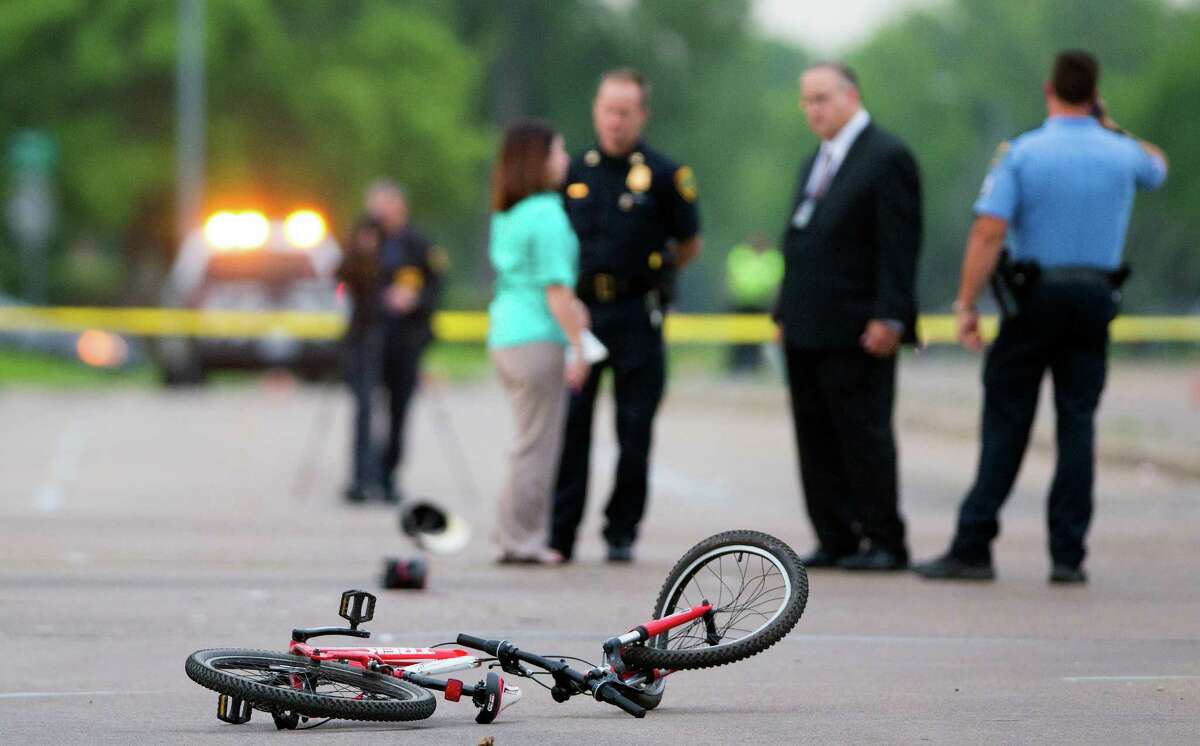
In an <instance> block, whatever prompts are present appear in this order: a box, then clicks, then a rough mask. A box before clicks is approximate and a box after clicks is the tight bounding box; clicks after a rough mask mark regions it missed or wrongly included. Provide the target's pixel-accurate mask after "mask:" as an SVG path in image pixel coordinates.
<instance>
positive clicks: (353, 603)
mask: <svg viewBox="0 0 1200 746" xmlns="http://www.w3.org/2000/svg"><path fill="white" fill-rule="evenodd" d="M338 616H340V617H341V618H342V619H345V620H346V621H347V622H350V628H351V629H358V625H360V624H362V623H363V622H369V621H371V619H373V618H374V616H375V596H374V594H371V593H367V592H366V591H360V590H350V591H345V592H343V593H342V603H341V605H340V606H339V607H338Z"/></svg>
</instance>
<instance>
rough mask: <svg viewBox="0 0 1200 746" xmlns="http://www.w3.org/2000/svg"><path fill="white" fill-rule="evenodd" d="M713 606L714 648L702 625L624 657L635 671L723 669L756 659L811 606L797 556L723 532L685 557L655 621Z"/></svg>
mask: <svg viewBox="0 0 1200 746" xmlns="http://www.w3.org/2000/svg"><path fill="white" fill-rule="evenodd" d="M706 600H707V601H708V602H709V603H710V604H712V607H713V612H714V622H715V624H716V631H717V636H718V638H719V639H718V640H717V641H716V642H715V643H714V641H712V640H710V639H709V635H708V630H707V627H706V625H705V621H704V619H702V618H701V619H696V620H694V621H692V622H689V623H688V624H685V625H681V626H679V627H676V628H675V629H672V630H668V631H667V632H664V633H663V634H661V635H658V636H657V637H655V638H653V639H651V640H649V641H647V642H646V644H645V645H635V646H632V647H629V648H627V649H626V650H625V651H624V652H623V653H622V656H623V657H624V659H625V660H626V661H627V662H629V663H630V664H632V665H634V666H637V667H639V668H666V669H674V670H681V669H692V668H711V667H713V666H723V665H725V664H727V663H733V662H735V661H740V660H742V659H744V658H749V657H750V656H752V655H755V654H757V653H761V652H762V651H764V650H766V649H767V648H769V647H771V646H772V645H774V644H775V643H777V642H779V641H780V640H782V639H783V638H784V636H785V635H787V633H788V632H790V631H791V630H792V628H793V627H795V626H796V623H797V622H799V621H800V616H801V615H802V614H803V613H804V607H805V605H806V604H807V603H808V573H807V572H806V571H805V569H804V565H803V564H802V563H801V562H800V558H799V557H797V556H796V552H795V551H793V550H792V548H791V547H789V546H788V545H787V544H785V543H784V542H782V541H780V540H779V539H776V538H775V537H774V536H771V535H769V534H764V533H762V532H759V531H726V532H724V533H721V534H717V535H716V536H710V537H709V538H707V539H705V540H704V541H702V542H700V543H699V544H697V545H696V546H694V547H692V548H691V549H689V550H688V551H687V553H686V554H684V555H683V557H682V558H681V559H680V560H679V561H678V562H676V563H675V566H674V567H673V568H671V572H670V573H669V574H668V575H667V579H666V582H664V583H663V587H662V590H661V591H660V592H659V594H658V601H657V602H656V603H655V605H654V618H655V619H661V618H662V617H665V616H669V615H671V614H674V613H675V612H677V611H683V610H686V609H689V608H691V607H693V606H698V605H699V604H701V603H702V602H704V601H706Z"/></svg>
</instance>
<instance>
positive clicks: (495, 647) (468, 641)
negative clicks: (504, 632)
mask: <svg viewBox="0 0 1200 746" xmlns="http://www.w3.org/2000/svg"><path fill="white" fill-rule="evenodd" d="M456 642H457V643H458V644H459V645H463V646H464V647H468V648H475V649H476V650H482V651H483V652H485V653H487V654H488V655H497V654H499V652H500V640H485V639H483V638H482V637H476V636H475V635H459V636H458V639H457V640H456Z"/></svg>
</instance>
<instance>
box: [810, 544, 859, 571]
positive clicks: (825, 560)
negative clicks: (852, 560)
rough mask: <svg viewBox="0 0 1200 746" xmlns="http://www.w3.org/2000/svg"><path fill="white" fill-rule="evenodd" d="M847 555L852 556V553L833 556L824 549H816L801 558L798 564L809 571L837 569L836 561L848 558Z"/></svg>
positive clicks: (833, 554)
mask: <svg viewBox="0 0 1200 746" xmlns="http://www.w3.org/2000/svg"><path fill="white" fill-rule="evenodd" d="M849 554H852V552H848V553H846V554H835V553H833V552H831V551H829V550H828V549H826V548H825V547H817V548H816V549H814V550H813V551H812V554H809V555H808V556H807V557H801V558H800V563H801V564H802V565H804V566H805V567H806V568H808V569H809V570H813V569H820V568H825V567H837V566H838V560H840V559H841V558H842V557H846V556H848V555H849Z"/></svg>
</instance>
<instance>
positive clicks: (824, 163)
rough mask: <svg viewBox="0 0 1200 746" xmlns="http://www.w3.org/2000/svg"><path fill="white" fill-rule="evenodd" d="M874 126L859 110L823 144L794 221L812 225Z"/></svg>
mask: <svg viewBox="0 0 1200 746" xmlns="http://www.w3.org/2000/svg"><path fill="white" fill-rule="evenodd" d="M870 123H871V115H870V114H869V113H867V110H866V109H859V110H858V111H857V112H856V113H855V114H854V116H852V117H850V121H848V122H846V123H845V124H844V125H842V128H841V129H840V130H838V133H837V134H836V135H834V136H833V137H832V138H830V139H828V140H824V141H822V142H821V148H820V150H818V151H817V160H816V162H815V163H814V164H813V170H812V173H810V174H809V175H808V183H807V184H806V185H805V187H804V191H805V195H806V197H807V199H805V200H804V202H803V203H802V204H801V205H800V208H799V209H798V210H797V211H796V215H795V217H794V218H793V222H794V223H796V225H797V227H804V226H806V225H807V224H808V220H809V219H810V218H811V216H812V210H813V208H814V207H815V202H816V201H817V200H819V199H821V197H823V196H825V192H826V191H828V190H829V185H830V184H832V183H833V177H834V176H837V172H838V169H839V168H841V167H842V161H844V160H846V154H847V153H849V152H850V147H851V146H852V145H854V141H855V140H857V139H858V136H859V135H861V134H862V131H863V130H865V129H866V128H867V125H868V124H870ZM883 322H884V323H885V324H887V325H888V326H890V327H891V328H892V329H893V330H894V331H896V332H897V333H899V334H903V333H904V323H903V322H901V321H897V320H896V319H884V320H883Z"/></svg>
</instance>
